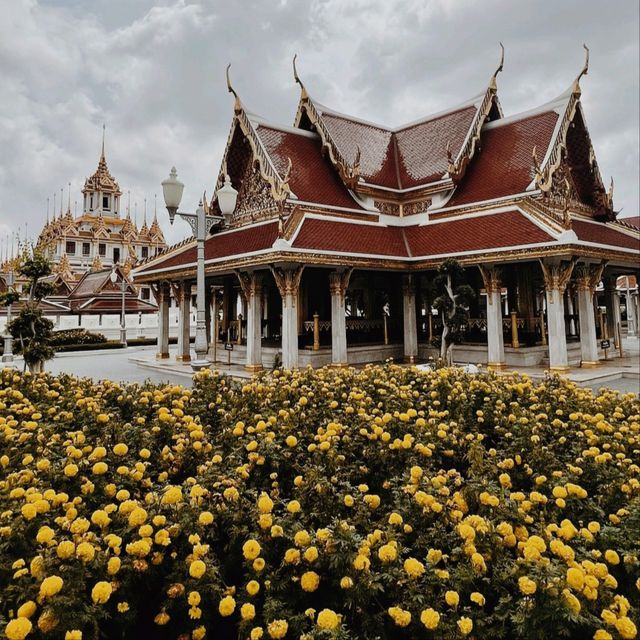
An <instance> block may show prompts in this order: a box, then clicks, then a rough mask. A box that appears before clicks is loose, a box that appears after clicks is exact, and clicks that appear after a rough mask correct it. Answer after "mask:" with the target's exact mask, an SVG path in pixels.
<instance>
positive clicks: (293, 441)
mask: <svg viewBox="0 0 640 640" xmlns="http://www.w3.org/2000/svg"><path fill="white" fill-rule="evenodd" d="M285 442H286V443H287V446H288V447H295V446H296V445H297V444H298V438H296V437H295V436H287V439H286V440H285Z"/></svg>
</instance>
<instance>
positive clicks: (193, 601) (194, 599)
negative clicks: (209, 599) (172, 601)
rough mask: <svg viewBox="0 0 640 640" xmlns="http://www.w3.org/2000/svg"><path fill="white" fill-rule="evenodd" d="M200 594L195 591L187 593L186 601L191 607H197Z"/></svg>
mask: <svg viewBox="0 0 640 640" xmlns="http://www.w3.org/2000/svg"><path fill="white" fill-rule="evenodd" d="M200 600H201V597H200V594H199V593H198V592H197V591H190V592H189V595H188V597H187V602H188V603H189V604H190V605H191V606H192V607H197V606H198V605H199V604H200Z"/></svg>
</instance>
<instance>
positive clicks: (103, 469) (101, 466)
mask: <svg viewBox="0 0 640 640" xmlns="http://www.w3.org/2000/svg"><path fill="white" fill-rule="evenodd" d="M108 470H109V466H108V465H107V463H106V462H96V463H95V464H94V465H93V467H92V469H91V471H92V473H93V474H94V475H96V476H102V475H104V474H105V473H107V471H108Z"/></svg>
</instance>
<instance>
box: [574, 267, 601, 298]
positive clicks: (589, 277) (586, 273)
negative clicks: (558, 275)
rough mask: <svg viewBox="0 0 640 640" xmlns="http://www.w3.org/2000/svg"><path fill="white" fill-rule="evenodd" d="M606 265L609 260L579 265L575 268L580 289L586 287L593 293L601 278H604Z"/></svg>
mask: <svg viewBox="0 0 640 640" xmlns="http://www.w3.org/2000/svg"><path fill="white" fill-rule="evenodd" d="M606 266H607V260H603V261H602V262H601V263H600V264H592V265H583V264H581V265H578V266H577V267H576V269H575V274H576V284H577V286H578V289H582V290H585V289H586V290H588V291H590V293H591V295H593V294H594V293H595V291H596V288H597V286H598V284H599V282H600V280H602V273H603V272H604V268H605V267H606Z"/></svg>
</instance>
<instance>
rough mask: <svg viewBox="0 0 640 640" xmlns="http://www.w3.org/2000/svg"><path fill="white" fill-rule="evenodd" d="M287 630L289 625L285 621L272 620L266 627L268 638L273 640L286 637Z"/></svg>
mask: <svg viewBox="0 0 640 640" xmlns="http://www.w3.org/2000/svg"><path fill="white" fill-rule="evenodd" d="M288 630H289V623H288V622H287V621H286V620H273V621H272V622H270V623H269V624H268V625H267V632H268V634H269V637H270V638H273V640H280V638H284V637H285V636H286V635H287V631H288ZM258 637H260V636H258ZM252 640H253V639H252Z"/></svg>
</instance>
